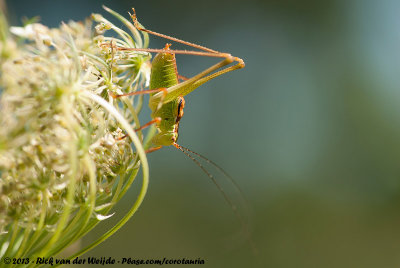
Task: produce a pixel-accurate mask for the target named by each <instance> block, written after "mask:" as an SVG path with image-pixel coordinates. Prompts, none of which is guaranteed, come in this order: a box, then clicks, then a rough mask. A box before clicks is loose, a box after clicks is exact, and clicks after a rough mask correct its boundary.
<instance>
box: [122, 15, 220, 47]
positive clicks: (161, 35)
mask: <svg viewBox="0 0 400 268" xmlns="http://www.w3.org/2000/svg"><path fill="white" fill-rule="evenodd" d="M132 12H133V14H130V13H129V15H130V16H131V18H132V20H133V24H134V25H135V27H136V29H138V30H139V31H143V32H146V33H149V34H152V35H155V36H159V37H162V38H165V39H168V40H171V41H174V42H177V43H181V44H184V45H187V46H191V47H194V48H198V49H201V50H204V51H207V52H211V53H219V52H218V51H216V50H213V49H211V48H208V47H204V46H200V45H197V44H194V43H190V42H187V41H184V40H181V39H178V38H175V37H172V36H169V35H165V34H161V33H157V32H153V31H151V30H148V29H145V28H143V27H141V26H140V24H139V22H138V20H137V16H136V11H135V9H134V8H132Z"/></svg>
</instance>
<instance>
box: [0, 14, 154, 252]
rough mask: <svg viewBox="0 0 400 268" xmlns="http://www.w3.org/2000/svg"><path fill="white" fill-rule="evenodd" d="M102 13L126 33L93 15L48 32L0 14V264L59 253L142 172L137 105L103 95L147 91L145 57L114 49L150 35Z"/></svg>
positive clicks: (143, 41)
mask: <svg viewBox="0 0 400 268" xmlns="http://www.w3.org/2000/svg"><path fill="white" fill-rule="evenodd" d="M106 10H107V11H109V12H110V13H111V14H113V15H114V16H115V17H116V18H117V19H119V20H120V21H122V22H123V23H124V24H125V25H126V27H127V28H128V30H129V31H130V33H129V34H128V33H127V32H125V31H124V30H122V29H120V28H117V27H116V26H115V25H114V24H112V23H111V22H110V21H108V20H106V19H105V18H104V17H102V16H101V15H98V14H95V15H92V17H91V19H87V20H86V21H85V22H69V23H66V24H62V25H61V26H60V27H59V28H53V29H50V28H48V27H46V26H44V25H42V24H39V23H32V24H28V25H25V26H24V27H10V28H9V29H8V27H7V26H6V24H5V23H4V22H5V20H4V17H3V16H2V14H0V28H1V29H0V215H1V217H0V245H3V248H0V257H1V256H2V255H3V256H4V254H5V253H7V256H8V257H11V256H15V257H18V256H25V257H27V256H34V255H37V254H39V253H40V254H41V256H46V255H47V256H51V255H54V254H57V253H58V252H60V251H61V250H62V249H63V248H65V247H66V246H68V245H69V244H70V243H72V242H74V241H76V240H77V239H78V238H80V237H81V236H82V235H84V234H86V233H87V232H88V231H89V230H90V229H92V228H93V227H94V226H95V225H96V224H97V223H98V222H99V221H100V220H103V219H105V218H107V217H108V216H109V214H110V210H111V208H112V207H113V206H114V205H115V204H116V202H117V201H118V200H119V199H120V198H121V197H122V195H123V194H124V193H125V192H126V190H127V189H128V187H129V186H130V185H131V183H132V182H133V180H134V178H135V176H136V174H137V172H138V169H139V167H140V164H142V165H144V164H146V165H147V162H146V159H145V156H144V151H143V147H142V144H141V142H140V139H143V137H142V136H141V135H140V136H139V138H138V137H137V136H136V134H135V133H134V131H132V128H131V127H130V126H129V125H130V124H136V125H138V124H139V121H138V119H137V118H138V116H137V114H138V113H139V111H140V109H141V107H142V98H141V97H139V98H137V100H135V102H132V99H130V100H127V99H123V100H122V103H121V104H119V103H120V102H119V101H118V100H113V99H112V98H111V97H110V96H109V92H110V91H112V92H117V93H118V92H119V93H121V92H130V91H134V90H137V89H138V88H142V87H144V86H146V84H147V83H148V79H149V72H150V69H149V64H148V59H149V55H148V54H146V53H135V52H134V51H130V52H129V51H125V52H123V53H122V52H120V51H118V49H116V46H122V47H125V48H127V47H128V48H129V47H131V48H132V47H146V46H147V43H148V37H147V35H143V34H141V33H139V32H138V31H137V30H136V29H135V28H134V26H133V25H132V24H131V23H130V22H129V21H128V20H126V19H124V18H123V17H121V16H120V15H119V14H117V13H115V12H113V11H112V10H109V9H106ZM93 24H96V25H93ZM109 30H113V31H114V34H115V33H116V34H117V37H113V38H111V37H106V36H105V33H107V31H109ZM127 132H128V134H129V136H130V138H122V137H123V136H124V135H125V134H126V133H127ZM131 140H132V141H133V142H134V147H132V146H131ZM143 173H146V172H143ZM144 176H147V173H146V174H144ZM144 179H146V180H147V178H144ZM143 184H145V183H143ZM142 190H144V191H145V188H143V189H142ZM143 195H144V193H142V196H141V197H140V198H138V200H137V201H136V203H135V205H134V206H136V208H135V209H137V206H138V205H140V202H141V200H142V198H143ZM61 236H62V239H60V238H61ZM5 247H6V248H5Z"/></svg>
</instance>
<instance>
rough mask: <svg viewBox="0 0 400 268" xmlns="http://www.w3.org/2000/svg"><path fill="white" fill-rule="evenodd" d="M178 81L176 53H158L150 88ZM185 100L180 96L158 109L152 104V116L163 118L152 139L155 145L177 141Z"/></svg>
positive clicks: (162, 86) (154, 61)
mask: <svg viewBox="0 0 400 268" xmlns="http://www.w3.org/2000/svg"><path fill="white" fill-rule="evenodd" d="M178 83H179V80H178V73H177V69H176V60H175V55H174V54H173V53H168V52H166V53H158V54H157V55H156V56H155V57H154V59H153V61H152V68H151V76H150V90H151V89H159V88H168V87H171V86H174V85H177V84H178ZM152 95H154V94H152ZM183 102H184V100H183V97H179V98H176V99H174V100H172V101H170V102H168V103H164V104H163V105H162V106H161V107H160V108H159V109H158V110H157V108H154V107H151V106H150V109H152V114H151V117H152V118H157V117H159V118H161V121H160V123H159V124H157V129H158V131H159V133H158V134H157V135H156V136H154V138H153V140H152V142H153V144H154V145H155V146H168V145H172V144H173V143H174V142H176V141H177V139H178V127H179V120H180V117H181V114H183V111H182V109H183V104H182V103H183Z"/></svg>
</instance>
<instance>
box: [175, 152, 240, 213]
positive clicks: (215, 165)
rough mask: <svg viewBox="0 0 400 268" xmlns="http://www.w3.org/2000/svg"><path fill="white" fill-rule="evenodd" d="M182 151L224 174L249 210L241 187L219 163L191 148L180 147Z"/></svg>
mask: <svg viewBox="0 0 400 268" xmlns="http://www.w3.org/2000/svg"><path fill="white" fill-rule="evenodd" d="M179 146H180V147H181V148H182V149H184V150H186V151H188V152H191V153H192V154H195V155H197V156H198V157H200V158H202V159H203V160H204V161H206V162H207V163H209V164H211V165H213V166H214V167H215V168H216V169H218V170H219V171H220V172H221V173H222V174H224V176H225V177H226V178H227V179H228V180H229V181H230V182H231V183H232V184H233V185H234V187H235V188H236V190H237V191H238V192H239V193H240V196H241V198H242V199H243V201H244V205H245V206H246V210H248V202H247V199H246V197H245V195H244V193H243V191H242V189H241V188H240V187H239V185H238V184H237V182H236V181H235V180H234V179H233V178H232V176H231V175H229V173H228V172H226V171H225V170H224V169H223V168H222V167H221V166H219V165H218V164H217V163H215V162H214V161H212V160H210V159H208V158H207V157H205V156H204V155H201V154H199V153H196V152H194V151H192V150H190V149H189V148H186V147H183V146H182V145H179Z"/></svg>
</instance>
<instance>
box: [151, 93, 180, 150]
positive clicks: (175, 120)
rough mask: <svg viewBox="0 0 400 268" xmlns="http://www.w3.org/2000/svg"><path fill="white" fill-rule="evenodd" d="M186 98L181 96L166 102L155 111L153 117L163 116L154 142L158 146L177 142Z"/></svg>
mask: <svg viewBox="0 0 400 268" xmlns="http://www.w3.org/2000/svg"><path fill="white" fill-rule="evenodd" d="M184 107H185V99H184V98H183V97H179V98H177V99H176V100H173V101H170V102H168V103H166V104H164V105H163V106H162V107H161V108H160V109H159V110H157V111H155V112H153V114H152V117H153V118H156V117H159V118H161V121H160V123H159V124H157V129H158V131H159V133H158V134H157V135H156V136H154V138H153V143H154V145H157V146H160V145H162V146H168V145H172V144H173V143H175V142H177V140H178V130H179V122H180V120H181V118H182V116H183V108H184Z"/></svg>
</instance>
